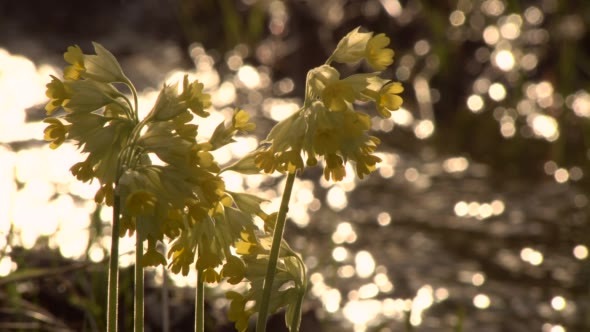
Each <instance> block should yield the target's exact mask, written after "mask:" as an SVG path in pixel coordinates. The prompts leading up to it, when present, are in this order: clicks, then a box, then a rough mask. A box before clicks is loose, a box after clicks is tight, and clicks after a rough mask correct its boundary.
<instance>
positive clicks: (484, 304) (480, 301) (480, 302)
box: [473, 294, 491, 309]
mask: <svg viewBox="0 0 590 332" xmlns="http://www.w3.org/2000/svg"><path fill="white" fill-rule="evenodd" d="M490 303H491V301H490V298H489V296H487V295H485V294H477V295H475V297H473V305H474V306H475V307H476V308H478V309H487V308H489V306H490Z"/></svg>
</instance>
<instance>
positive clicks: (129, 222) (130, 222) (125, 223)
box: [119, 216, 136, 237]
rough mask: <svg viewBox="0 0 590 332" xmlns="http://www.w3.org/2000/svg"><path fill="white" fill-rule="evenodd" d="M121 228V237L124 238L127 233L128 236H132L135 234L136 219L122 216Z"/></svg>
mask: <svg viewBox="0 0 590 332" xmlns="http://www.w3.org/2000/svg"><path fill="white" fill-rule="evenodd" d="M120 221H121V226H120V228H119V237H124V236H125V233H127V235H128V236H132V235H133V233H135V227H136V225H135V217H132V216H122V217H121V219H120Z"/></svg>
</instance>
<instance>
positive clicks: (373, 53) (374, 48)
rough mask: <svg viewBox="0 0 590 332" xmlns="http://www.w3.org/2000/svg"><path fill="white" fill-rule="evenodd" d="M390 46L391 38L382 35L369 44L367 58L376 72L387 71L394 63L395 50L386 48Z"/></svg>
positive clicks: (372, 39) (370, 40)
mask: <svg viewBox="0 0 590 332" xmlns="http://www.w3.org/2000/svg"><path fill="white" fill-rule="evenodd" d="M387 45H389V37H387V36H386V35H385V34H383V33H380V34H378V35H376V36H374V37H372V38H371V39H369V41H368V42H367V48H366V49H365V57H366V59H367V62H368V63H369V65H370V66H371V67H372V68H373V69H375V70H379V71H381V70H385V69H386V68H387V67H388V66H389V65H391V64H392V63H393V50H392V49H390V48H385V47H386V46H387Z"/></svg>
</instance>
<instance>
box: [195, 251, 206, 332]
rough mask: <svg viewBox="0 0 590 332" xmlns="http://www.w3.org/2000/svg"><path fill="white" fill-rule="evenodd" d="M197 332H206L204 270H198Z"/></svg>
mask: <svg viewBox="0 0 590 332" xmlns="http://www.w3.org/2000/svg"><path fill="white" fill-rule="evenodd" d="M197 250H198V249H197ZM199 256H200V255H199ZM195 332H205V283H204V282H203V270H202V269H197V289H196V290H195Z"/></svg>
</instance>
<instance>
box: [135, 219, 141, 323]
mask: <svg viewBox="0 0 590 332" xmlns="http://www.w3.org/2000/svg"><path fill="white" fill-rule="evenodd" d="M137 224H138V225H137V231H136V232H135V237H136V242H135V324H134V325H135V332H143V265H142V264H141V261H142V258H143V239H142V237H141V235H140V234H141V231H140V230H139V227H140V225H139V224H140V222H139V220H138V222H137Z"/></svg>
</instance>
